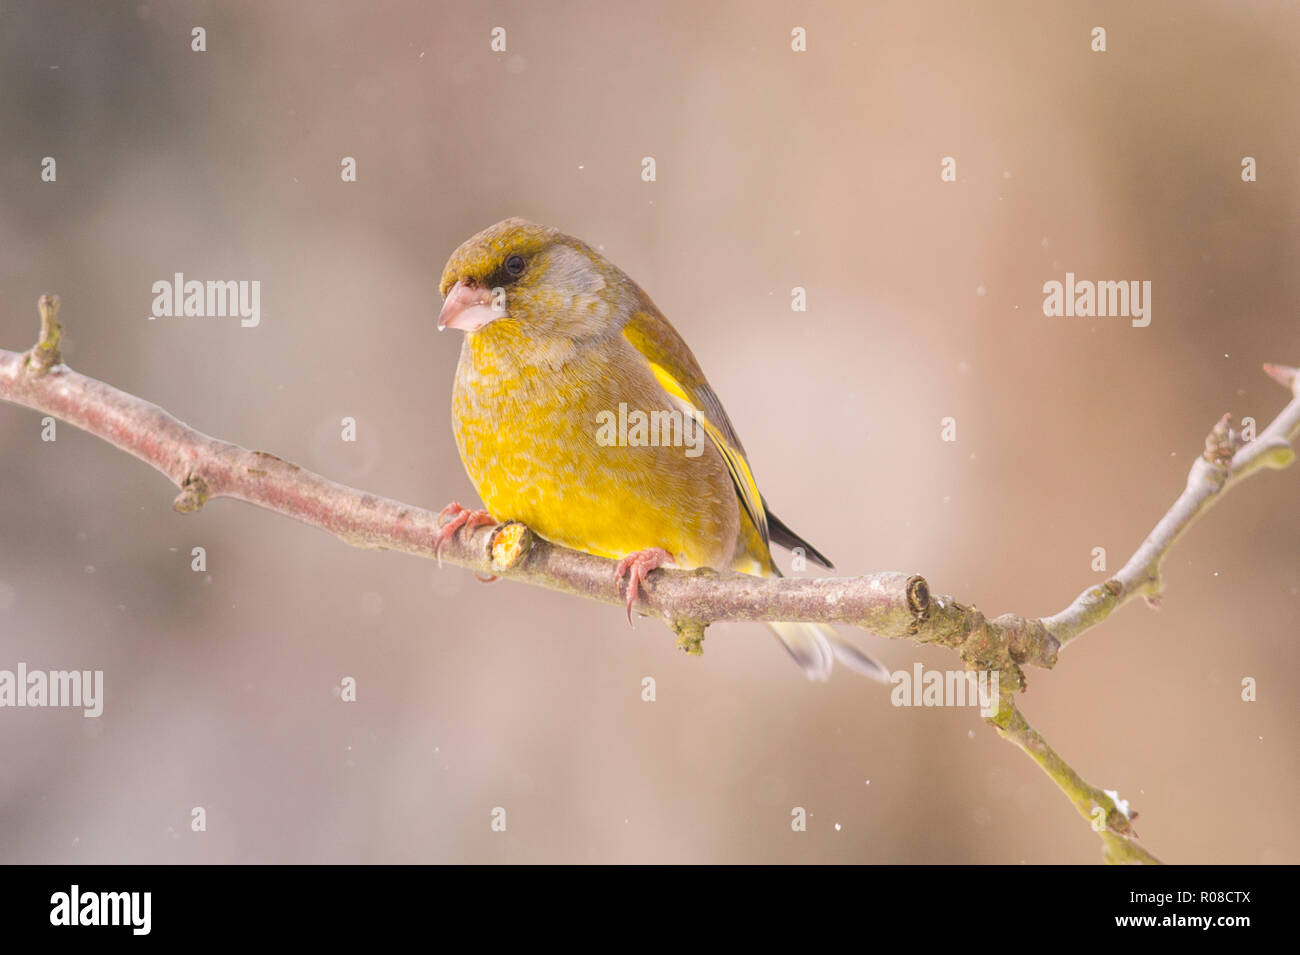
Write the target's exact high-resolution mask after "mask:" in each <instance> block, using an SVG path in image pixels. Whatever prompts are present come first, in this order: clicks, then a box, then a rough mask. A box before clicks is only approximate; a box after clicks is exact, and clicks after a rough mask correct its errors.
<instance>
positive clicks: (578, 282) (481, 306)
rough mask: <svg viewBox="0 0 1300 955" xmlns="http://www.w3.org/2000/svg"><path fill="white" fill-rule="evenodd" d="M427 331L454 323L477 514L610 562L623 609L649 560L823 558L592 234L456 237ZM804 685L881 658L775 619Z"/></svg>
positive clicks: (523, 230)
mask: <svg viewBox="0 0 1300 955" xmlns="http://www.w3.org/2000/svg"><path fill="white" fill-rule="evenodd" d="M440 291H441V293H442V295H443V297H444V304H443V306H442V312H441V315H440V316H439V319H438V328H439V329H443V328H456V329H460V330H461V331H463V332H465V337H464V341H463V343H462V345H461V352H460V362H459V364H458V366H457V368H456V379H455V385H454V387H453V390H452V421H453V426H454V430H455V434H456V444H457V447H458V449H459V451H460V457H461V461H462V462H464V465H465V470H466V471H467V472H468V473H469V478H470V481H471V482H472V483H473V485H474V488H475V490H476V491H477V492H478V494H479V496H480V497H481V498H482V500H483V503H484V505H486V508H487V509H486V511H470V510H466V509H465V508H462V507H461V506H460V505H458V504H451V505H449V506H448V507H447V508H446V509H445V510H444V515H445V516H446V517H447V518H450V519H449V520H447V521H446V522H445V523H444V524H443V525H442V529H441V531H440V536H439V540H438V546H439V547H441V546H442V544H443V543H445V541H446V540H448V539H449V538H450V535H452V534H454V533H456V532H457V531H458V530H459V529H460V528H462V527H466V526H468V527H474V526H477V525H480V524H485V523H497V522H503V521H519V522H521V523H523V524H525V525H527V526H528V527H529V528H531V529H532V530H533V531H534V532H536V533H537V534H538V535H540V536H541V537H543V538H545V539H546V540H549V541H551V542H553V543H555V544H560V545H563V546H565V547H570V548H574V549H576V550H580V551H586V552H587V553H590V554H597V555H599V556H602V557H608V558H613V559H615V560H617V561H618V565H617V569H616V572H615V575H614V581H613V586H614V587H615V588H617V587H619V585H620V582H621V581H622V579H623V578H624V577H627V578H628V580H627V606H628V619H629V621H630V620H631V611H632V606H633V604H634V603H635V601H636V599H637V596H638V593H639V588H640V586H641V585H643V584H644V583H645V579H646V575H647V574H648V573H650V572H651V571H652V570H654V569H655V568H657V567H660V566H664V565H671V566H676V567H680V568H696V567H711V568H714V569H719V570H721V569H730V570H733V571H738V572H740V573H744V574H752V575H756V576H760V577H773V576H780V570H779V569H778V568H777V565H776V562H775V561H774V560H773V558H772V552H771V544H773V543H776V544H779V545H781V546H783V547H786V548H791V549H793V548H802V550H803V553H804V554H806V555H807V558H808V559H809V560H811V561H813V562H814V563H816V564H819V565H821V566H823V567H827V568H829V567H831V563H830V561H829V560H827V559H826V558H825V557H824V556H822V554H821V553H820V552H818V551H817V549H816V548H814V547H812V546H811V545H810V544H808V542H807V541H805V540H803V539H802V538H801V537H799V535H798V534H796V533H794V531H792V530H791V529H790V528H789V527H787V526H786V525H785V524H784V523H783V522H782V521H781V520H779V519H778V518H777V517H776V515H775V514H773V513H772V512H771V511H770V510H769V509H768V507H767V503H766V502H765V501H764V500H763V496H762V494H761V493H760V492H759V490H758V485H757V483H756V482H755V480H754V474H753V471H752V470H751V468H750V465H749V461H748V460H747V458H746V456H745V448H744V446H743V445H742V444H741V442H740V438H739V436H738V435H737V434H736V431H735V428H733V427H732V424H731V420H730V419H729V418H728V417H727V413H726V411H724V410H723V407H722V403H721V402H720V401H719V400H718V396H717V395H716V394H715V393H714V391H713V389H712V388H711V387H710V386H709V383H708V381H707V379H705V377H704V372H703V371H702V370H701V369H700V365H699V363H698V362H697V361H696V360H695V356H694V355H693V354H692V353H691V350H690V349H689V348H688V347H687V346H686V343H685V342H684V341H683V340H682V337H681V336H680V335H679V334H678V333H677V330H676V329H675V328H673V326H672V325H670V324H669V322H668V319H666V318H665V317H664V316H663V315H662V314H661V313H660V311H659V309H658V308H656V307H655V304H654V303H653V302H652V301H651V300H650V297H649V296H648V295H647V294H646V293H645V292H644V291H642V289H641V288H640V287H639V286H638V285H637V284H636V283H635V282H633V281H632V279H630V278H629V277H628V276H627V275H625V274H624V273H623V272H622V271H621V270H619V269H618V268H617V267H616V266H614V265H613V264H612V263H611V262H609V261H608V260H607V259H606V258H605V257H604V256H602V255H600V254H599V253H598V252H596V251H595V250H594V249H592V248H591V247H590V246H588V245H587V244H586V243H584V242H582V241H580V240H579V239H576V238H574V237H573V236H569V235H565V234H564V233H562V232H560V231H558V230H556V229H552V228H547V227H545V226H540V225H535V224H534V223H531V222H528V221H526V220H524V219H506V220H505V221H503V222H498V223H497V224H496V225H494V226H491V227H489V228H487V229H484V230H483V231H482V232H480V233H478V234H477V235H475V236H473V237H472V238H470V239H468V240H466V241H465V242H464V243H463V244H462V245H461V246H460V247H459V248H458V249H456V251H455V252H453V253H452V255H451V258H450V259H449V260H448V262H447V266H446V268H445V269H444V270H443V273H442V281H441V284H440ZM770 626H771V627H772V628H773V630H775V631H776V634H777V636H778V637H779V638H780V639H781V641H782V642H783V643H784V644H785V646H786V647H787V649H788V650H789V651H790V654H791V656H793V657H794V659H795V661H796V662H797V663H798V664H799V665H800V666H801V667H802V668H803V671H804V673H805V674H806V675H807V676H808V677H809V678H811V679H818V680H825V679H827V678H828V677H829V675H830V672H831V668H832V665H833V662H834V661H835V660H836V659H838V660H840V661H841V662H842V663H844V664H845V665H847V666H849V667H850V668H852V669H854V670H856V671H858V672H861V673H863V674H866V675H868V676H871V677H874V678H877V679H882V680H888V673H887V671H886V670H885V669H884V667H882V666H881V665H880V664H879V663H877V662H876V661H875V660H873V659H871V658H870V657H868V656H867V655H866V654H865V653H863V652H862V651H861V650H859V649H858V648H857V647H855V646H853V645H852V644H850V643H847V642H846V641H844V640H842V639H841V638H840V637H839V636H838V634H836V633H835V631H834V630H832V629H831V628H830V627H828V626H825V625H821V624H811V623H773V624H771V625H770Z"/></svg>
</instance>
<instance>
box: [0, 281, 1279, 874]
mask: <svg viewBox="0 0 1300 955" xmlns="http://www.w3.org/2000/svg"><path fill="white" fill-rule="evenodd" d="M38 308H39V311H40V315H41V339H40V341H39V342H38V343H37V345H36V346H35V347H34V348H32V349H31V351H28V352H24V353H17V352H11V351H4V350H2V349H0V399H3V400H6V401H9V402H12V403H14V404H18V405H22V406H24V407H27V408H31V409H33V410H35V411H39V412H42V413H44V414H48V415H52V416H54V417H56V418H59V419H60V420H62V421H66V422H68V423H69V424H72V425H75V426H76V427H78V428H81V429H82V430H84V431H86V432H88V433H90V434H93V435H96V436H97V437H100V438H102V439H103V440H105V441H107V442H109V443H110V444H112V445H113V446H115V447H117V448H119V449H121V450H123V451H125V452H127V453H128V454H131V455H133V456H135V457H137V458H139V459H140V460H142V461H144V462H145V463H146V464H149V465H150V466H152V467H154V468H155V469H157V470H158V471H160V472H162V473H163V474H164V475H166V476H167V478H168V479H169V480H170V481H171V482H172V483H173V484H175V485H176V486H177V487H178V488H180V493H179V494H178V495H177V497H176V499H175V501H174V502H173V504H172V506H173V507H174V508H175V509H176V510H177V511H179V512H181V513H189V512H191V511H195V510H198V509H199V508H201V507H202V506H203V505H204V504H205V503H206V502H207V501H209V500H211V499H213V498H218V497H229V498H234V499H235V500H240V501H244V502H246V503H249V504H254V505H256V506H258V507H263V508H266V509H267V510H270V511H275V512H276V513H279V514H283V515H285V516H286V517H292V518H294V519H295V520H298V521H301V522H303V523H305V524H310V525H312V526H314V527H319V528H320V529H322V530H325V531H328V532H329V533H331V534H334V535H335V536H337V537H339V538H340V539H341V540H343V541H344V542H346V543H348V544H351V545H353V546H355V547H369V548H386V549H390V550H398V551H403V552H405V553H408V554H413V555H416V556H419V557H437V556H438V555H437V554H436V553H435V543H436V540H437V535H438V530H439V522H438V515H436V514H434V513H433V512H432V511H429V510H425V509H424V508H420V507H414V506H411V505H408V504H403V503H400V502H398V501H394V500H391V499H389V498H384V497H378V496H376V495H374V494H369V493H366V492H364V491H359V490H356V489H354V488H350V487H345V486H344V485H341V484H337V483H335V482H333V481H330V480H329V479H328V478H324V477H322V476H320V475H319V474H313V473H312V472H310V471H307V470H304V469H302V468H300V467H298V466H297V465H294V464H290V463H288V462H287V461H282V460H281V459H280V458H278V457H276V456H275V455H273V454H269V453H267V452H265V451H249V450H246V449H244V448H241V447H239V446H237V445H234V444H230V443H228V442H225V441H221V440H219V439H216V438H212V437H209V436H208V435H206V434H203V433H202V432H199V431H196V430H195V429H193V428H191V427H189V426H188V425H186V424H184V423H183V422H181V421H179V420H178V419H176V418H175V417H173V416H172V415H170V414H168V413H167V412H166V411H164V410H163V409H162V408H159V407H158V406H157V405H154V404H150V403H149V402H147V401H145V400H143V399H141V398H138V397H136V396H134V395H130V394H127V393H126V392H123V391H119V390H118V389H116V388H113V387H112V386H110V385H107V384H105V383H103V382H101V381H97V380H95V379H94V378H88V377H86V376H85V375H81V374H78V373H77V372H75V371H72V370H71V369H70V368H68V367H67V366H66V365H64V364H63V362H62V356H61V354H60V341H61V336H62V326H61V325H60V324H59V319H58V310H59V300H58V298H57V297H56V296H49V295H47V296H43V297H42V298H41V299H40V301H39V302H38ZM1265 370H1266V371H1268V372H1269V374H1270V375H1272V376H1273V377H1275V378H1277V379H1278V380H1279V381H1280V382H1281V383H1283V384H1284V385H1286V386H1287V387H1289V388H1290V389H1291V391H1292V393H1293V394H1294V395H1295V398H1294V399H1293V400H1292V401H1291V402H1290V403H1289V404H1288V405H1287V406H1286V408H1284V409H1283V411H1282V412H1281V413H1280V414H1279V415H1278V417H1277V418H1276V419H1275V420H1274V421H1273V422H1272V423H1271V424H1270V425H1268V427H1267V428H1265V429H1264V431H1263V432H1261V433H1260V434H1259V436H1258V437H1257V438H1256V439H1255V440H1253V441H1250V442H1243V441H1242V438H1241V436H1240V435H1238V434H1237V433H1236V432H1234V431H1233V430H1232V428H1231V419H1230V418H1229V416H1226V415H1225V416H1224V418H1223V419H1222V420H1221V421H1220V422H1219V424H1218V425H1216V426H1215V428H1214V430H1213V431H1212V432H1211V433H1210V436H1209V438H1207V440H1206V451H1205V453H1204V455H1202V456H1201V457H1200V458H1198V459H1197V461H1196V463H1195V464H1194V465H1193V466H1192V469H1191V474H1190V475H1189V477H1188V482H1187V488H1186V489H1185V490H1184V491H1183V493H1182V494H1181V496H1180V497H1179V498H1178V500H1177V501H1176V502H1175V503H1174V505H1173V507H1172V508H1171V509H1170V510H1169V512H1168V513H1167V514H1166V515H1165V516H1164V517H1163V518H1161V520H1160V522H1159V523H1158V524H1157V525H1156V527H1155V529H1154V530H1153V531H1152V532H1151V534H1150V535H1148V537H1147V539H1146V540H1145V541H1144V542H1143V544H1142V546H1141V547H1139V548H1138V550H1137V552H1136V553H1135V554H1134V555H1133V557H1132V558H1131V559H1130V560H1129V561H1128V563H1127V564H1125V566H1124V568H1123V569H1122V570H1121V571H1120V572H1119V573H1118V574H1116V575H1115V577H1113V578H1112V579H1111V580H1108V581H1106V583H1105V584H1102V585H1101V586H1097V587H1089V588H1088V589H1087V590H1085V591H1084V592H1083V593H1082V594H1080V595H1079V597H1078V598H1077V599H1076V600H1075V601H1074V602H1073V603H1072V604H1071V605H1070V606H1069V607H1067V608H1065V609H1064V610H1062V611H1061V612H1060V613H1057V614H1054V615H1052V616H1050V617H1044V618H1038V619H1034V618H1025V617H1021V616H1019V615H1016V614H1004V615H1002V616H1000V617H997V618H995V619H992V620H989V619H986V618H985V616H984V615H983V614H982V613H980V611H979V610H977V609H975V607H974V606H968V605H965V604H962V603H960V602H958V601H957V600H955V599H953V598H952V597H949V596H944V595H939V594H932V593H931V592H930V588H929V585H928V583H927V582H926V581H925V579H924V578H923V577H920V576H919V575H916V574H912V575H907V574H903V573H897V572H882V573H875V574H866V575H863V576H860V577H829V578H819V579H807V578H805V579H799V578H789V577H787V578H762V579H760V578H755V577H747V576H744V575H737V574H719V573H716V572H714V571H711V570H697V571H677V570H668V569H661V570H658V571H655V572H654V573H653V574H651V576H650V578H649V580H648V582H647V586H646V587H643V588H642V589H641V595H640V597H639V599H638V601H637V603H636V605H635V608H636V609H637V610H638V611H639V612H641V613H643V614H646V615H649V616H653V617H658V618H660V619H662V620H663V621H665V622H666V623H667V624H668V625H669V626H670V627H672V629H673V630H674V631H675V632H676V633H677V637H678V639H677V643H678V646H680V647H681V648H682V649H684V650H686V651H687V652H688V653H699V652H701V642H702V640H703V637H704V629H705V628H706V627H707V626H708V625H709V624H711V623H715V622H717V621H723V620H789V621H796V620H803V621H817V622H824V623H843V624H849V625H852V626H857V627H861V628H863V629H865V630H868V631H870V632H871V633H874V634H876V635H877V636H881V637H887V638H893V639H906V640H911V641H913V642H915V643H934V644H940V645H942V646H946V647H949V648H951V649H953V650H956V651H957V652H958V653H959V654H960V655H961V658H962V660H963V661H964V663H965V665H966V667H967V668H968V669H971V670H991V671H997V672H998V673H999V676H1000V699H999V702H1000V706H999V710H998V712H997V714H996V715H994V716H991V717H990V718H989V719H988V722H990V723H991V724H993V725H994V727H995V728H996V729H997V730H998V732H999V733H1000V734H1001V735H1002V736H1003V737H1005V738H1007V739H1009V740H1010V741H1012V742H1014V743H1015V744H1016V745H1017V746H1019V747H1020V748H1021V749H1022V750H1024V751H1025V752H1026V753H1027V754H1028V755H1029V756H1030V757H1031V758H1032V759H1033V760H1034V761H1035V762H1037V763H1038V764H1039V766H1040V767H1041V768H1042V769H1043V771H1044V772H1046V773H1047V775H1048V776H1049V777H1050V778H1051V779H1052V780H1053V781H1054V782H1056V784H1057V785H1058V786H1059V787H1060V788H1061V790H1062V791H1063V792H1064V793H1065V794H1066V796H1067V797H1068V798H1069V799H1070V801H1071V802H1072V803H1073V804H1074V805H1075V807H1076V808H1077V809H1078V810H1079V812H1080V813H1081V814H1082V815H1083V816H1084V817H1085V818H1086V819H1088V820H1089V821H1090V822H1093V823H1094V828H1097V829H1098V831H1099V835H1100V836H1101V838H1102V840H1103V844H1104V846H1105V858H1106V860H1107V861H1110V862H1143V863H1151V862H1157V861H1158V860H1157V859H1156V858H1155V857H1154V856H1152V855H1151V854H1150V853H1148V852H1147V851H1146V850H1145V849H1143V848H1142V847H1141V846H1139V845H1138V844H1137V842H1136V841H1135V838H1136V837H1135V834H1134V833H1133V830H1132V825H1131V818H1132V817H1131V816H1130V815H1129V813H1128V812H1127V811H1126V809H1125V808H1124V807H1122V806H1119V805H1117V803H1116V801H1115V799H1114V798H1113V797H1112V796H1111V795H1109V794H1107V793H1106V792H1105V791H1103V790H1100V789H1097V788H1096V787H1093V786H1091V785H1089V784H1088V783H1086V782H1085V781H1084V780H1083V779H1082V778H1081V777H1080V776H1079V775H1078V774H1077V773H1076V772H1075V771H1074V770H1073V769H1071V768H1070V766H1069V765H1068V764H1067V763H1066V762H1065V761H1064V760H1063V759H1062V758H1061V757H1060V756H1059V755H1058V754H1057V753H1056V752H1055V751H1054V750H1053V749H1052V748H1051V747H1050V746H1049V745H1048V744H1047V741H1046V740H1045V739H1043V737H1042V736H1041V735H1040V734H1038V733H1037V731H1035V730H1034V729H1033V728H1032V727H1031V726H1030V725H1029V723H1028V721H1027V720H1025V718H1024V716H1023V715H1022V714H1021V713H1020V711H1019V709H1018V708H1017V707H1016V705H1015V694H1016V693H1017V692H1019V691H1022V690H1023V689H1024V683H1025V681H1024V672H1023V670H1022V669H1021V667H1022V666H1023V665H1032V666H1039V667H1052V666H1055V664H1056V662H1057V655H1058V651H1059V649H1060V647H1061V646H1062V645H1063V644H1065V643H1067V642H1069V641H1070V640H1073V639H1075V638H1076V637H1078V636H1079V635H1080V634H1082V633H1083V632H1084V631H1085V630H1087V629H1089V628H1091V627H1093V626H1096V625H1097V624H1098V623H1100V622H1101V621H1102V620H1104V619H1105V618H1106V617H1107V616H1109V614H1110V613H1111V611H1113V610H1114V609H1115V608H1117V607H1119V606H1121V605H1122V604H1124V603H1126V602H1127V601H1128V600H1130V599H1132V598H1133V597H1135V596H1137V595H1138V594H1142V595H1144V596H1146V597H1147V598H1148V599H1154V597H1155V596H1156V595H1158V592H1159V586H1160V576H1159V571H1160V563H1161V561H1162V560H1163V558H1164V556H1165V555H1166V554H1167V553H1168V551H1169V549H1170V547H1172V545H1173V543H1174V542H1175V541H1176V540H1177V539H1178V538H1179V536H1180V535H1181V534H1182V533H1183V532H1184V531H1185V530H1186V529H1187V527H1188V526H1190V524H1191V523H1192V521H1194V520H1195V519H1196V518H1197V517H1198V516H1200V514H1202V513H1204V512H1205V511H1206V510H1207V509H1208V508H1209V507H1210V506H1211V505H1212V504H1213V503H1214V502H1215V501H1217V500H1218V498H1219V497H1221V496H1222V494H1223V492H1225V491H1226V490H1227V489H1228V488H1230V487H1233V486H1235V485H1236V484H1238V483H1240V482H1241V481H1242V480H1244V479H1245V478H1247V477H1249V476H1250V475H1251V474H1254V473H1255V472H1256V471H1258V470H1260V469H1262V468H1282V467H1286V466H1287V465H1288V464H1290V463H1291V461H1292V460H1293V458H1294V451H1293V449H1292V446H1291V441H1292V439H1293V438H1294V437H1295V435H1296V433H1297V432H1298V431H1300V374H1297V372H1296V370H1295V369H1294V368H1287V367H1282V366H1271V365H1270V366H1265ZM441 559H442V560H446V561H448V562H449V563H453V564H457V565H459V566H462V567H467V568H470V569H472V570H475V571H478V572H480V573H485V574H493V575H497V576H500V577H506V578H509V579H512V580H518V581H522V582H524V583H529V584H535V585H538V586H542V587H547V588H550V589H551V590H558V591H560V592H562V593H568V594H573V595H575V596H580V597H586V598H588V599H591V600H597V601H601V602H603V603H608V604H614V605H619V606H621V605H622V604H623V598H622V597H621V596H620V595H619V593H618V589H617V587H616V585H615V582H614V566H615V562H614V561H611V560H606V559H604V558H600V557H594V556H592V555H590V554H584V553H580V552H578V551H573V550H569V549H566V548H563V547H558V546H556V545H554V544H551V543H548V542H547V541H544V540H542V539H541V538H539V537H537V536H536V535H534V534H533V533H532V532H531V531H529V530H528V529H527V528H525V527H524V526H523V525H521V524H515V523H510V524H504V525H498V526H496V527H488V528H480V529H478V530H474V531H472V532H470V533H468V534H464V533H462V534H457V535H456V536H454V537H453V538H451V539H450V540H448V541H447V543H446V544H445V546H444V547H443V549H442V553H441ZM1099 819H1100V820H1101V822H1098V820H1099Z"/></svg>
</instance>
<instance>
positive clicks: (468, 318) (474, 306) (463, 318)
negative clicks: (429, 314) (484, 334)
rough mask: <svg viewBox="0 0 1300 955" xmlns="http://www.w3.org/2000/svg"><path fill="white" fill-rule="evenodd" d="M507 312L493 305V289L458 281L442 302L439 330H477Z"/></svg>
mask: <svg viewBox="0 0 1300 955" xmlns="http://www.w3.org/2000/svg"><path fill="white" fill-rule="evenodd" d="M505 314H506V313H505V309H502V308H495V307H493V304H492V290H491V289H485V288H480V287H479V286H477V285H467V284H465V283H464V282H457V283H456V284H455V285H453V286H452V287H451V291H450V292H448V293H447V300H446V301H445V302H443V303H442V312H441V313H440V314H439V315H438V331H442V330H443V329H444V328H459V329H460V330H461V331H463V332H476V331H478V330H479V329H480V328H482V327H483V326H484V325H486V324H487V323H488V322H491V321H494V320H496V319H498V318H501V317H502V316H503V315H505Z"/></svg>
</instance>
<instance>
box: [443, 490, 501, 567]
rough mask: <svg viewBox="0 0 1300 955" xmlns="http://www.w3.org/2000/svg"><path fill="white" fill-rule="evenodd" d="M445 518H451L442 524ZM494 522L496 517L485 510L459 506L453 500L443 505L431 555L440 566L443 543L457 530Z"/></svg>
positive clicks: (471, 528)
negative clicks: (473, 509)
mask: <svg viewBox="0 0 1300 955" xmlns="http://www.w3.org/2000/svg"><path fill="white" fill-rule="evenodd" d="M446 518H451V520H448V521H447V523H446V524H443V523H442V522H443V520H445V519H446ZM496 522H497V521H496V518H495V517H493V516H492V515H491V514H489V513H488V512H487V511H471V510H468V509H467V508H464V507H461V506H460V505H459V504H457V503H456V502H455V501H452V502H451V503H450V504H448V505H447V506H446V507H444V508H443V509H442V510H441V511H439V512H438V524H439V527H438V536H437V537H436V538H435V539H434V542H433V556H435V557H437V558H438V566H439V567H441V566H442V548H443V545H444V544H446V543H447V541H449V540H451V539H452V537H453V536H454V535H455V533H456V532H457V531H458V530H460V529H461V528H462V527H466V526H468V527H469V529H470V530H471V531H472V530H473V529H474V528H476V527H483V526H484V525H486V524H495V523H496Z"/></svg>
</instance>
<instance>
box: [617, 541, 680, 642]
mask: <svg viewBox="0 0 1300 955" xmlns="http://www.w3.org/2000/svg"><path fill="white" fill-rule="evenodd" d="M672 559H673V555H672V554H670V553H668V551H666V550H664V549H663V548H662V547H647V548H646V549H645V550H639V551H637V552H636V553H635V554H628V555H627V556H626V557H624V558H623V559H622V560H620V561H619V562H618V566H617V567H616V568H614V588H615V589H616V590H617V588H618V584H619V581H621V580H622V579H623V578H624V577H627V625H628V626H629V627H630V626H632V605H633V604H634V603H636V598H637V596H638V594H639V593H640V590H641V585H642V584H644V583H645V579H646V575H647V574H649V573H650V571H652V570H655V569H656V568H658V567H662V566H663V565H664V564H669V563H672Z"/></svg>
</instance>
